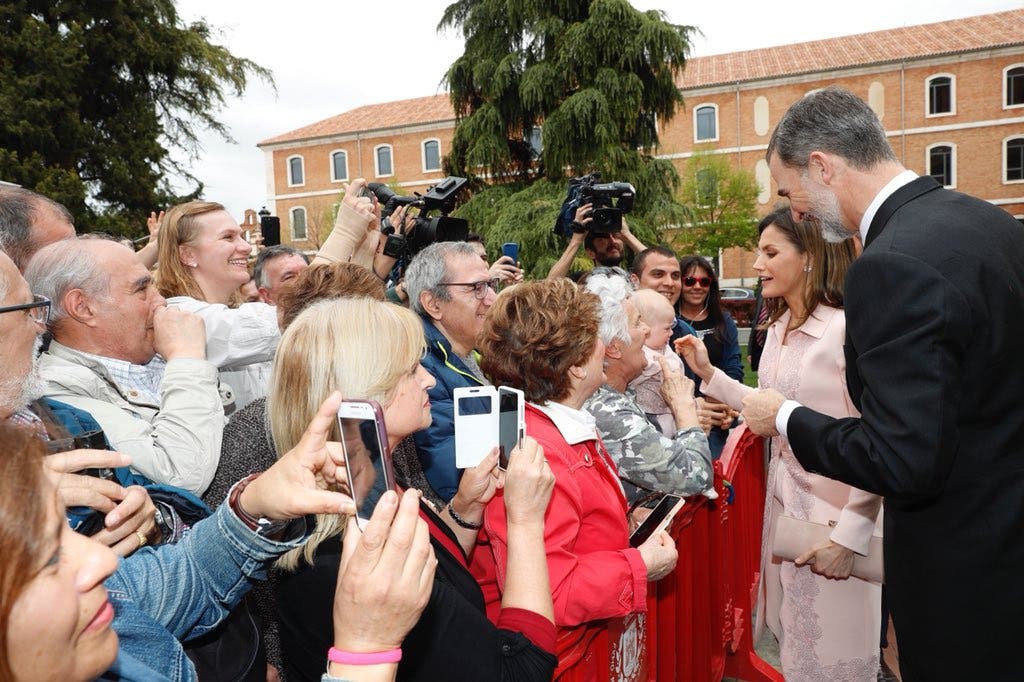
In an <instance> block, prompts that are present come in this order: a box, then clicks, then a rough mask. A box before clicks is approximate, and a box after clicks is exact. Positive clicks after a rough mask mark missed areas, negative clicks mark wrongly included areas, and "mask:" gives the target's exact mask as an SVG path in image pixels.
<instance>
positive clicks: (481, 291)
mask: <svg viewBox="0 0 1024 682" xmlns="http://www.w3.org/2000/svg"><path fill="white" fill-rule="evenodd" d="M440 284H441V285H442V286H446V287H473V296H475V297H476V298H478V299H481V300H482V299H484V298H486V297H487V290H488V289H491V290H492V291H497V290H498V287H499V286H501V280H500V279H498V278H497V277H494V278H492V279H484V280H480V281H479V282H440Z"/></svg>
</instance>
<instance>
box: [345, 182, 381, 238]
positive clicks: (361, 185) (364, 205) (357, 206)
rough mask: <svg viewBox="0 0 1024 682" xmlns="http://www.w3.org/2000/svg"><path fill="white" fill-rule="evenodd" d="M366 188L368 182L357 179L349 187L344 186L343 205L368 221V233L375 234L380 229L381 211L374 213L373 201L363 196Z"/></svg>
mask: <svg viewBox="0 0 1024 682" xmlns="http://www.w3.org/2000/svg"><path fill="white" fill-rule="evenodd" d="M365 188H366V180H364V179H363V178H356V179H355V180H353V181H352V182H350V183H348V184H347V185H342V189H344V190H345V196H344V197H342V199H341V203H343V204H345V205H346V206H348V207H349V208H351V209H352V210H353V211H355V212H356V213H358V214H359V215H360V216H362V217H363V218H365V219H366V220H367V221H368V224H367V231H368V232H373V231H376V230H378V229H380V223H379V219H380V213H379V209H378V212H377V213H376V214H375V213H374V208H375V206H374V201H373V199H371V198H370V197H364V196H363V190H364V189H365ZM375 221H377V222H375Z"/></svg>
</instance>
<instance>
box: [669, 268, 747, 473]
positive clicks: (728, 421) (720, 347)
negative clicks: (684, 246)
mask: <svg viewBox="0 0 1024 682" xmlns="http://www.w3.org/2000/svg"><path fill="white" fill-rule="evenodd" d="M679 269H680V271H681V272H682V273H683V291H682V295H681V296H680V297H679V313H680V315H681V316H682V318H683V321H684V322H686V323H687V324H689V325H690V326H691V327H693V330H694V333H695V335H696V336H697V338H699V339H702V340H703V341H704V345H705V346H706V347H707V349H708V357H709V358H710V359H711V364H712V365H714V366H715V367H717V368H718V369H720V370H722V371H723V372H725V375H726V376H728V377H730V378H732V379H736V380H737V381H743V360H742V359H741V358H740V341H739V332H738V331H737V330H736V323H735V322H734V321H733V319H732V316H730V315H729V313H727V312H726V311H724V310H722V299H721V294H720V293H719V291H718V279H717V278H716V277H715V271H714V269H713V268H712V267H711V263H709V262H708V260H707V259H706V258H704V257H702V256H687V257H686V258H681V259H680V261H679ZM695 383H696V391H697V395H701V390H700V384H701V380H700V377H699V376H698V377H696V379H695ZM704 403H705V408H706V409H707V410H708V411H709V412H710V413H711V423H712V429H711V433H709V434H708V445H709V446H710V447H711V456H712V457H714V458H716V459H717V458H718V456H719V455H720V454H722V448H723V447H724V446H725V441H726V439H727V438H728V437H729V431H728V429H729V427H730V426H731V425H732V420H733V417H734V416H735V414H734V413H733V412H732V411H731V410H729V408H727V407H726V406H725V405H723V404H721V403H717V402H716V401H714V400H709V399H708V398H707V397H705V399H704Z"/></svg>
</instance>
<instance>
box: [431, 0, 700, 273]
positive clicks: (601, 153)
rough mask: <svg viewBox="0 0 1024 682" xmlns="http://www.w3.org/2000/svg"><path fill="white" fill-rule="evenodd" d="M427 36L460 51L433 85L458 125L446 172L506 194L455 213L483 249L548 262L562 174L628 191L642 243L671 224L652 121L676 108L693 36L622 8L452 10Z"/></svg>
mask: <svg viewBox="0 0 1024 682" xmlns="http://www.w3.org/2000/svg"><path fill="white" fill-rule="evenodd" d="M438 28H439V29H445V28H459V29H461V31H462V33H463V35H464V36H465V40H466V45H465V50H464V53H463V55H462V56H461V57H459V58H458V59H457V60H456V61H455V62H454V63H453V64H452V66H451V67H450V68H449V70H448V73H447V75H446V77H445V81H446V84H447V85H448V87H449V89H450V92H451V98H452V105H453V107H454V109H455V113H456V117H457V119H458V122H457V125H456V129H455V135H454V138H453V141H452V149H451V153H450V154H449V155H448V157H447V158H446V160H445V163H446V169H447V170H448V172H450V173H452V174H455V175H462V176H466V177H470V178H472V179H474V180H475V182H474V187H475V188H480V187H481V186H482V185H483V182H482V180H481V178H482V177H483V176H484V175H485V174H486V175H487V176H489V177H490V179H491V180H492V181H496V182H498V183H507V182H513V183H516V184H515V185H513V186H512V187H510V188H506V189H503V190H501V191H499V190H497V188H495V189H492V190H488V191H487V192H485V193H484V194H485V195H486V196H483V195H477V196H475V197H474V198H473V199H472V200H471V201H470V202H469V204H470V205H472V204H474V203H476V202H481V203H483V204H485V206H484V207H483V208H481V210H477V209H476V208H474V207H471V206H470V205H467V207H466V209H465V211H466V212H467V213H469V214H473V216H474V217H477V218H478V219H477V220H473V221H472V224H473V227H472V229H475V230H477V231H480V232H482V233H484V234H485V235H486V236H487V237H488V245H489V246H491V241H492V238H491V236H490V234H491V232H494V231H497V230H501V232H499V233H498V234H500V235H501V236H500V237H495V238H494V239H493V241H495V242H497V243H500V242H501V241H506V240H511V241H523V242H524V247H525V245H526V243H531V242H530V240H533V239H535V240H537V242H536V243H535V244H533V245H534V246H536V247H537V248H538V249H540V252H538V253H534V254H532V255H533V256H534V257H535V258H538V260H537V261H535V262H537V263H540V262H545V261H550V262H553V261H554V260H555V259H556V258H557V256H558V253H559V252H560V251H561V249H562V246H561V245H560V244H559V242H558V240H557V239H556V238H555V237H554V236H552V235H550V234H549V233H550V228H551V225H553V224H554V219H555V215H556V214H557V211H558V207H559V206H560V204H561V199H562V198H563V197H564V193H565V188H564V184H563V183H562V180H563V179H564V178H565V175H566V173H567V172H570V173H572V174H583V173H588V172H591V171H594V170H597V171H600V172H601V173H602V177H603V179H604V180H605V181H611V180H616V181H625V182H631V183H633V185H634V186H635V187H636V188H637V199H636V206H635V208H634V212H633V213H632V214H630V216H629V221H630V225H632V226H633V227H634V228H635V229H634V231H635V232H637V233H638V235H640V234H643V235H644V236H643V237H641V238H646V240H647V241H653V240H656V237H657V232H658V228H659V227H660V226H661V225H664V224H667V223H670V222H678V221H679V219H680V217H681V215H682V213H681V211H680V207H679V205H678V204H677V203H676V202H675V201H674V199H673V194H674V192H675V190H676V188H677V187H678V181H679V180H678V176H677V174H676V171H675V168H674V167H673V165H672V163H671V162H670V161H666V160H661V159H655V158H653V156H652V152H653V150H654V148H655V147H656V146H657V143H658V132H657V126H656V121H661V123H662V124H664V122H665V121H668V120H669V119H671V118H672V116H673V114H674V113H675V110H676V107H677V106H678V105H679V104H680V103H681V101H682V95H681V94H680V92H679V89H678V88H677V87H676V84H675V78H676V76H677V75H678V73H679V71H680V70H681V69H682V68H683V67H684V65H685V62H686V56H687V54H688V53H689V49H690V42H689V39H690V35H691V34H692V32H693V31H694V29H693V27H690V26H682V25H676V24H671V23H669V22H667V21H666V20H665V16H664V14H663V13H662V12H660V11H656V10H651V11H647V12H641V11H639V10H636V9H635V8H633V7H632V6H631V5H630V4H629V3H628V2H627V1H626V0H593V1H592V2H534V1H529V0H458V1H457V2H454V3H453V4H451V5H449V6H448V8H447V9H446V11H445V14H444V17H443V18H442V20H441V22H440V25H439V27H438ZM538 130H539V131H540V134H539V135H538V134H537V131H538ZM541 178H544V179H545V180H546V182H545V183H544V184H541V185H540V187H538V188H536V189H534V188H533V187H530V188H529V189H530V191H527V189H526V188H527V187H528V186H530V185H531V183H536V182H537V181H538V180H540V179H541ZM516 190H518V191H519V192H526V193H525V194H524V195H523V196H522V197H516V196H513V195H514V194H515V193H516ZM497 195H500V197H499V198H492V197H494V196H497ZM541 196H543V197H544V199H543V201H542V200H541ZM541 204H543V208H542V207H541ZM485 218H486V222H484V219H485ZM637 228H638V229H637ZM542 232H543V233H544V234H543V237H542V236H541V233H542ZM525 252H526V249H525V248H524V256H525ZM541 274H544V273H543V272H542V273H541Z"/></svg>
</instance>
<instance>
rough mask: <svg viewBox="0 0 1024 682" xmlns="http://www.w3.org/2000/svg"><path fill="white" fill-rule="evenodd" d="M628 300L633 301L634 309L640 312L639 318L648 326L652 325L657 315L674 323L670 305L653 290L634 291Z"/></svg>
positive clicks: (674, 317) (674, 316)
mask: <svg viewBox="0 0 1024 682" xmlns="http://www.w3.org/2000/svg"><path fill="white" fill-rule="evenodd" d="M629 298H630V300H631V301H633V305H635V306H636V309H637V310H638V311H640V317H641V318H643V321H644V322H645V323H646V324H647V325H648V326H652V325H653V324H654V319H655V317H656V316H657V315H659V314H660V315H662V316H663V317H667V318H668V320H669V321H670V322H675V319H676V311H675V310H673V308H672V304H671V303H669V302H668V299H667V298H665V297H664V296H663V295H661V294H659V293H658V292H657V291H655V290H654V289H640V290H639V291H634V292H633V295H632V296H630V297H629Z"/></svg>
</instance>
